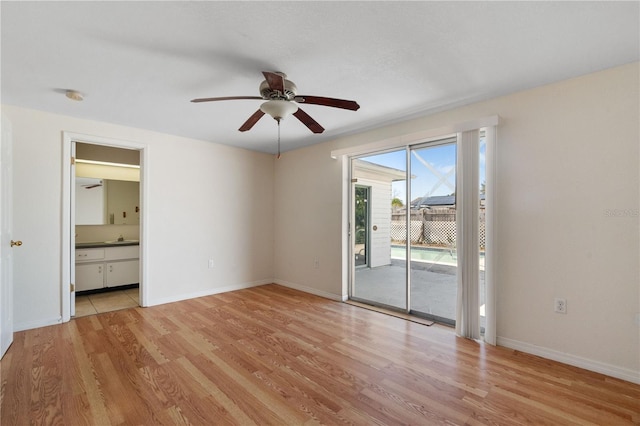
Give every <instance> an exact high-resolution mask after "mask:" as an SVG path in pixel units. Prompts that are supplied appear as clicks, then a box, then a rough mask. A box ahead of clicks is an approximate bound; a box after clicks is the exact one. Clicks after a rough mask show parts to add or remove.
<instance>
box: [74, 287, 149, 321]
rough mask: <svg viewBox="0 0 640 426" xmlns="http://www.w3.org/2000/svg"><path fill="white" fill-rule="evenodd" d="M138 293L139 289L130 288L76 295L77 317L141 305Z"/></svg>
mask: <svg viewBox="0 0 640 426" xmlns="http://www.w3.org/2000/svg"><path fill="white" fill-rule="evenodd" d="M138 295H139V289H137V288H129V289H126V290H117V291H110V292H107V293H96V294H89V295H86V296H76V316H75V318H79V317H85V316H87V315H94V314H100V313H103V312H111V311H117V310H120V309H126V308H133V307H136V306H139V305H140V302H139V296H138Z"/></svg>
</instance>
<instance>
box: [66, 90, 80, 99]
mask: <svg viewBox="0 0 640 426" xmlns="http://www.w3.org/2000/svg"><path fill="white" fill-rule="evenodd" d="M65 96H66V97H67V98H69V99H71V100H73V101H82V100H84V96H82V93H80V92H78V91H76V90H67V91H66V92H65Z"/></svg>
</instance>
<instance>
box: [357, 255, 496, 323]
mask: <svg viewBox="0 0 640 426" xmlns="http://www.w3.org/2000/svg"><path fill="white" fill-rule="evenodd" d="M456 270H457V267H455V266H450V265H439V264H435V263H429V262H417V261H412V262H411V310H412V311H416V312H418V313H422V314H427V315H428V316H434V317H437V318H435V319H448V320H451V321H453V320H455V317H456V315H455V312H456V295H457V278H456ZM405 277H406V269H405V262H404V260H398V259H393V260H392V262H391V265H387V266H379V267H377V268H356V272H355V283H354V289H353V296H354V297H356V298H357V299H359V300H368V301H372V302H375V303H380V304H383V305H387V306H392V307H397V308H401V309H404V308H405V300H406V285H405ZM484 300H485V286H484V271H480V305H481V314H483V313H484V309H483V306H484V303H485V302H484ZM483 318H484V317H483ZM481 323H484V321H482V322H481Z"/></svg>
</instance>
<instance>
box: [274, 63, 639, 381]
mask: <svg viewBox="0 0 640 426" xmlns="http://www.w3.org/2000/svg"><path fill="white" fill-rule="evenodd" d="M639 77H640V76H639V66H638V63H633V64H629V65H625V66H621V67H617V68H613V69H609V70H605V71H602V72H598V73H593V74H589V75H585V76H582V77H579V78H574V79H570V80H566V81H562V82H559V83H555V84H551V85H547V86H543V87H539V88H535V89H531V90H527V91H524V92H519V93H515V94H511V95H507V96H504V97H500V98H496V99H492V100H488V101H485V102H479V103H476V104H472V105H469V106H465V107H460V108H455V109H452V110H450V111H445V112H440V113H436V114H432V115H428V116H425V117H422V118H417V119H412V120H410V121H407V122H404V123H400V124H395V125H390V126H385V127H381V128H379V129H375V130H371V131H368V132H365V133H361V134H357V135H352V136H348V137H344V138H340V139H337V140H334V141H331V142H327V143H323V144H319V145H315V146H311V147H307V148H303V149H299V150H296V151H291V152H287V153H285V155H283V156H282V158H281V160H280V161H279V162H278V164H277V167H276V169H275V200H276V203H275V205H276V206H277V211H278V213H277V214H276V216H275V235H274V238H275V250H274V253H275V259H274V268H275V269H274V272H275V277H276V281H277V282H280V283H282V284H285V285H290V286H292V287H295V288H300V289H304V290H307V291H310V292H314V293H317V294H322V295H326V296H328V297H333V298H336V299H340V298H343V297H345V295H346V292H347V290H346V282H347V278H348V274H347V273H346V272H345V270H343V269H342V265H343V261H346V260H347V256H346V251H347V248H348V247H347V245H346V243H345V241H344V238H343V236H344V235H346V230H347V227H346V226H345V224H344V222H343V217H345V216H346V213H345V212H346V207H347V206H346V205H345V202H344V200H345V199H346V197H345V190H344V188H345V187H348V185H349V183H348V182H347V181H346V178H344V176H345V175H344V173H343V172H344V170H345V165H344V163H343V162H342V161H341V160H340V159H338V160H336V159H332V158H331V157H330V152H331V151H332V150H335V149H341V148H347V147H354V146H358V145H362V144H367V143H372V142H375V141H380V140H385V139H388V138H392V137H399V136H402V135H407V134H411V133H415V132H420V131H424V130H428V129H438V128H441V127H443V126H447V125H451V124H455V123H462V122H466V121H469V120H474V119H477V118H480V117H486V116H490V115H495V114H498V115H499V116H500V117H501V123H500V126H499V127H498V132H497V138H498V153H497V178H498V183H497V188H496V197H497V212H496V214H497V230H496V232H497V250H498V252H497V259H496V264H497V270H496V271H495V272H496V281H497V283H496V284H497V335H498V342H499V344H502V345H506V346H510V347H514V348H518V349H521V350H524V351H526V352H532V353H537V354H539V355H543V356H546V357H549V358H553V359H558V360H561V361H564V362H568V363H571V364H574V365H581V366H583V367H586V368H590V369H593V370H596V371H602V372H605V373H607V374H610V375H614V376H617V377H623V378H626V379H628V380H634V381H639V382H640V332H639V330H640V328H639V327H640V285H639V282H640V238H638V236H639V235H640V220H639V217H638V211H639V209H640V176H639V173H638V164H639V160H640V153H639V143H638V141H639V140H640V134H639V129H640V125H639V117H640V108H639V99H640V93H639V81H640V78H639ZM303 189H304V190H303ZM292 194H301V196H300V197H294V196H292ZM303 223H304V224H309V223H312V224H313V226H302V224H303ZM309 242H312V243H313V244H312V245H311V247H312V248H311V249H310V250H302V249H301V248H302V247H309ZM314 258H315V259H319V268H317V269H316V268H314V267H313V265H314V263H313V259H314ZM555 297H562V298H566V299H567V308H568V313H567V314H566V315H562V314H557V313H554V310H553V306H554V303H553V301H554V298H555Z"/></svg>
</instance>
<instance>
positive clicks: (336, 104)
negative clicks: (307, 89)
mask: <svg viewBox="0 0 640 426" xmlns="http://www.w3.org/2000/svg"><path fill="white" fill-rule="evenodd" d="M293 100H294V101H296V102H298V103H304V104H313V105H323V106H328V107H333V108H342V109H348V110H351V111H357V110H358V109H360V105H358V103H357V102H356V101H347V100H345V99H336V98H324V97H322V96H302V95H299V96H296V97H295V98H294V99H293Z"/></svg>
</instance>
